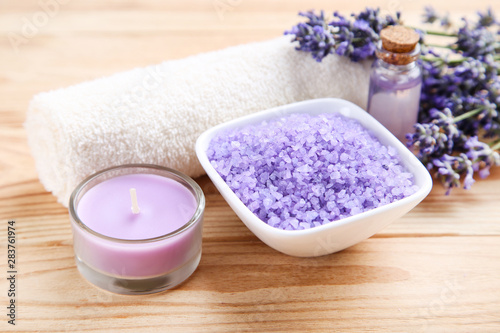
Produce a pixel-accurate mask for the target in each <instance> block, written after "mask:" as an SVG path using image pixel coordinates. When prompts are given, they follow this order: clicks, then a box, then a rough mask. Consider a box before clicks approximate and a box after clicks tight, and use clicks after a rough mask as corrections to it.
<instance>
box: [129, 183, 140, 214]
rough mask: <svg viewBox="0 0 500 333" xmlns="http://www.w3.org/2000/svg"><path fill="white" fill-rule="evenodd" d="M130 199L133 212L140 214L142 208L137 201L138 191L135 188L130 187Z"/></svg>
mask: <svg viewBox="0 0 500 333" xmlns="http://www.w3.org/2000/svg"><path fill="white" fill-rule="evenodd" d="M130 200H131V201H132V213H134V214H139V212H140V211H141V210H140V209H139V204H138V203H137V192H136V191H135V188H131V189H130Z"/></svg>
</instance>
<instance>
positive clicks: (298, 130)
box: [207, 113, 418, 230]
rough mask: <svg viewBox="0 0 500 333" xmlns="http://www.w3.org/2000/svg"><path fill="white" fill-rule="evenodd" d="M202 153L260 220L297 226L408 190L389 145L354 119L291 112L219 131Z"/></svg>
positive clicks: (409, 179) (407, 177)
mask: <svg viewBox="0 0 500 333" xmlns="http://www.w3.org/2000/svg"><path fill="white" fill-rule="evenodd" d="M207 155H208V159H209V160H210V162H211V164H212V166H213V167H214V168H215V169H216V170H217V172H218V173H219V174H220V176H221V177H222V178H223V179H224V181H225V182H226V183H227V184H228V185H229V187H230V188H231V189H232V190H233V191H234V193H235V194H236V196H237V197H238V198H239V199H240V200H241V201H242V202H243V203H244V204H245V205H246V206H247V207H248V208H249V209H250V210H251V211H252V212H253V213H254V214H255V215H257V216H258V217H259V218H260V219H261V220H262V221H264V222H266V223H267V224H269V225H270V226H273V227H276V228H279V229H284V230H302V229H309V228H314V227H317V226H320V225H322V224H325V223H329V222H332V221H336V220H339V219H342V218H345V217H349V216H352V215H355V214H359V213H362V212H365V211H368V210H371V209H373V208H376V207H380V206H383V205H386V204H389V203H391V202H394V201H397V200H400V199H402V198H404V197H406V196H409V195H411V194H413V193H415V192H416V191H417V190H418V187H417V186H416V185H414V183H413V175H412V174H411V173H410V172H408V171H407V170H405V168H404V166H403V165H402V164H401V163H400V160H399V157H398V155H397V151H396V149H394V148H393V147H386V146H384V145H382V144H381V143H380V142H379V141H378V139H377V138H376V137H375V136H374V135H373V134H372V133H370V131H369V130H367V129H365V128H364V127H363V126H362V125H361V124H360V123H359V122H358V121H357V120H354V119H351V118H347V117H344V116H342V115H338V114H331V113H327V114H321V115H316V116H311V115H308V114H291V115H288V116H285V117H281V118H276V119H273V120H270V121H264V122H262V123H260V124H258V125H248V126H245V127H243V128H239V129H232V130H227V131H223V132H221V133H219V134H218V135H217V136H215V137H214V138H213V139H212V141H211V142H210V145H209V148H208V150H207Z"/></svg>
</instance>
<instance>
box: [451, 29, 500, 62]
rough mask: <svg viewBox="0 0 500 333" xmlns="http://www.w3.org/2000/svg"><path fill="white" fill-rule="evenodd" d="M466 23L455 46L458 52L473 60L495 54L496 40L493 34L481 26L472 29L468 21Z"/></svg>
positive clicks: (459, 32)
mask: <svg viewBox="0 0 500 333" xmlns="http://www.w3.org/2000/svg"><path fill="white" fill-rule="evenodd" d="M464 22H465V24H464V26H463V27H461V28H460V29H459V30H458V34H457V35H458V38H457V41H456V43H455V44H454V46H455V47H456V50H457V51H459V52H461V53H462V54H463V55H464V57H473V58H477V57H481V56H486V55H488V54H491V53H494V51H495V46H496V40H495V36H494V35H493V33H492V32H491V31H489V30H488V29H486V28H485V27H483V26H481V25H479V26H476V27H474V28H471V27H470V24H469V23H468V22H467V20H464Z"/></svg>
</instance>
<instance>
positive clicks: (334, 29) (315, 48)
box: [285, 8, 399, 62]
mask: <svg viewBox="0 0 500 333" xmlns="http://www.w3.org/2000/svg"><path fill="white" fill-rule="evenodd" d="M299 15H300V16H303V17H306V18H307V19H308V21H307V22H303V23H299V24H297V25H296V26H294V27H292V29H291V30H289V31H285V35H294V39H292V42H299V46H297V48H296V49H297V50H299V51H306V52H311V55H312V56H313V58H314V59H315V60H316V61H318V62H321V61H322V60H323V58H324V57H326V56H327V55H329V54H330V53H333V52H335V53H336V54H338V55H342V56H347V57H349V58H350V59H351V60H352V61H360V60H363V59H367V58H370V57H373V56H374V55H375V49H376V43H377V41H378V40H379V36H378V34H379V32H380V30H382V29H383V28H385V27H386V26H388V25H393V24H396V23H397V22H398V21H399V14H397V15H396V18H393V17H392V16H389V15H388V16H386V17H382V16H381V15H380V10H379V9H371V8H367V9H366V10H365V11H363V12H361V13H360V14H358V15H354V14H353V15H352V17H353V18H354V21H350V20H348V19H346V18H345V17H344V16H342V15H340V14H339V13H337V12H335V13H334V14H333V20H332V21H331V22H329V23H328V24H327V23H326V20H325V16H324V12H323V11H321V12H320V14H315V12H314V11H309V12H305V13H304V12H301V13H299Z"/></svg>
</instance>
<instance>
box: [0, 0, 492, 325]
mask: <svg viewBox="0 0 500 333" xmlns="http://www.w3.org/2000/svg"><path fill="white" fill-rule="evenodd" d="M40 3H51V4H52V7H46V8H45V9H44V8H43V6H42V5H41V4H40ZM489 3H490V1H487V0H476V1H468V0H454V1H453V0H446V1H441V2H440V3H437V2H436V3H435V5H436V6H439V7H437V8H438V9H442V10H448V11H451V14H452V18H454V19H457V18H459V17H460V16H462V15H465V14H467V15H473V13H474V11H475V10H477V9H484V8H486V7H487V6H488V5H489ZM54 4H56V5H55V6H54ZM424 4H425V2H424V1H420V0H411V1H410V0H394V1H380V2H377V1H371V0H366V1H362V0H352V1H348V2H341V1H326V0H325V1H308V2H307V3H302V2H301V1H287V2H285V1H282V2H278V1H274V2H269V1H265V0H257V1H251V0H207V1H196V0H187V1H182V4H181V3H180V1H179V2H177V1H160V0H158V1H154V0H147V1H138V0H137V1H134V0H124V1H118V0H110V1H102V0H99V1H98V0H86V1H83V0H72V1H68V0H59V1H58V0H46V1H41V2H38V1H36V0H24V1H16V0H3V2H2V5H1V7H0V8H1V9H0V34H1V37H2V38H1V39H0V96H1V104H0V119H1V122H0V223H1V224H2V226H1V229H2V230H3V231H2V234H1V235H0V239H1V248H2V252H1V253H2V254H1V258H2V259H1V260H0V267H1V269H0V271H1V274H0V280H1V283H0V295H1V300H0V308H1V309H3V310H1V311H0V318H2V319H1V323H0V331H28V332H35V331H36V332H56V331H57V332H58V331H116V332H138V331H148V332H151V331H159V332H199V331H210V332H235V331H280V332H292V331H293V332H295V331H296V332H304V331H328V332H330V331H353V332H360V331H381V332H388V331H395V332H426V331H435V332H445V331H447V332H473V331H474V332H476V331H477V332H499V331H500V206H499V204H500V169H499V168H496V169H494V170H492V174H491V176H490V177H489V178H488V179H487V180H486V181H482V180H479V181H478V182H477V183H476V184H475V185H474V186H473V189H471V190H470V191H464V190H455V191H453V192H452V194H451V195H450V196H445V195H444V190H443V189H442V187H441V186H440V185H435V186H434V189H433V190H432V192H431V194H430V195H429V196H428V198H427V199H425V200H424V201H423V202H422V203H421V204H420V205H419V206H417V207H416V208H415V209H414V210H413V211H411V212H410V213H409V214H407V215H406V216H404V217H403V218H401V219H399V220H398V221H397V222H396V223H394V224H392V225H391V226H389V227H387V228H386V229H385V230H383V231H381V232H379V233H378V234H376V235H375V236H373V237H372V238H370V239H368V240H366V241H364V242H362V243H360V244H358V245H355V246H353V247H351V248H349V249H347V250H345V251H342V252H340V253H336V254H332V255H328V256H324V257H319V258H294V257H290V256H287V255H284V254H281V253H279V252H277V251H275V250H273V249H271V248H269V247H268V246H266V245H265V244H263V243H262V242H261V241H259V240H258V239H257V238H256V237H255V236H254V235H253V234H252V233H251V232H250V231H249V230H248V229H247V228H246V227H245V226H244V225H243V224H242V222H241V221H240V220H239V219H238V218H237V216H236V215H235V214H234V213H233V212H232V210H231V209H230V208H229V207H228V205H227V204H226V203H225V201H224V200H223V199H222V197H221V196H220V195H219V194H218V192H217V190H216V189H215V188H214V186H213V185H212V183H211V182H210V180H209V179H208V178H206V177H202V178H200V179H197V181H198V182H199V183H200V185H201V186H202V187H203V189H204V191H205V194H206V196H207V208H206V218H205V227H204V236H203V257H202V260H201V264H200V266H199V268H198V270H197V271H196V272H195V273H194V275H193V276H192V277H191V278H190V279H189V280H188V281H187V282H186V283H184V284H183V285H182V286H180V287H179V288H177V289H175V290H172V291H168V292H165V293H160V294H155V295H149V296H134V297H131V296H121V295H114V294H110V293H107V292H104V291H102V290H99V289H97V288H95V287H93V286H92V285H90V284H89V283H87V282H86V281H85V280H84V279H83V278H82V277H81V276H80V274H79V273H78V271H77V269H76V267H75V263H74V259H73V248H72V236H71V230H70V224H69V217H68V212H67V210H66V209H65V208H64V207H63V206H61V205H60V204H58V203H57V202H56V199H55V198H54V197H53V196H52V195H51V194H50V193H48V192H46V191H45V189H44V188H43V186H42V185H41V184H40V182H39V181H38V178H37V174H36V171H35V168H34V162H33V159H32V158H31V155H30V151H29V149H28V146H27V143H26V133H25V132H24V129H23V127H22V124H23V121H24V119H25V112H26V110H27V106H28V103H29V101H30V98H31V97H32V96H33V95H34V94H35V93H37V92H41V91H46V90H50V89H54V88H58V87H61V86H67V85H70V84H75V83H78V82H81V81H84V80H88V79H92V78H95V77H99V76H104V75H108V74H111V73H114V72H116V71H121V70H126V69H129V68H133V67H136V66H145V65H147V64H154V63H159V62H161V61H164V60H166V59H174V58H181V57H185V56H188V55H192V54H196V53H199V52H203V51H210V50H216V49H220V48H222V47H226V46H230V45H237V44H241V43H245V42H250V41H260V40H266V39H269V38H273V37H275V36H278V35H280V34H281V33H282V32H283V30H285V29H288V28H290V27H291V26H292V25H293V24H294V23H295V22H297V21H298V18H297V16H296V13H297V12H298V11H299V10H307V9H310V8H316V9H321V8H323V9H325V10H327V11H328V12H331V11H333V10H335V9H338V10H340V11H341V12H343V13H346V14H349V13H350V12H353V11H359V10H361V9H363V7H364V6H365V5H371V6H380V7H381V8H382V9H383V10H385V11H394V10H395V9H399V10H402V11H403V12H404V17H407V18H408V20H407V22H408V23H411V24H418V19H419V15H420V13H421V12H422V8H423V5H424ZM494 4H495V6H496V8H494V9H496V11H497V13H498V14H500V8H499V6H498V3H497V2H496V1H494ZM47 8H48V9H47ZM44 11H45V12H47V11H48V12H47V13H48V14H50V15H45V16H44V15H43V14H40V13H44ZM44 17H45V19H44ZM47 17H48V19H47ZM27 22H31V23H32V24H36V26H34V29H32V30H29V28H27V25H29V23H27ZM23 29H28V30H25V31H24V33H26V36H28V37H26V39H25V40H23V41H22V43H21V44H19V45H18V47H17V51H16V48H14V47H13V46H12V44H11V42H10V41H9V39H8V36H9V34H10V33H12V32H14V33H17V34H21V33H23ZM9 220H15V222H16V223H15V227H16V232H17V243H16V245H17V262H16V264H17V267H16V268H17V270H18V275H17V285H16V306H17V307H16V315H17V317H16V326H12V325H9V324H7V320H8V317H7V316H6V313H7V311H8V310H7V309H6V306H8V305H9V303H8V302H9V298H8V297H7V290H8V289H9V284H8V281H7V279H6V278H7V275H8V274H7V270H8V268H7V222H8V221H9Z"/></svg>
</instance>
